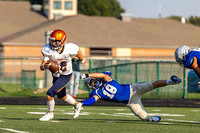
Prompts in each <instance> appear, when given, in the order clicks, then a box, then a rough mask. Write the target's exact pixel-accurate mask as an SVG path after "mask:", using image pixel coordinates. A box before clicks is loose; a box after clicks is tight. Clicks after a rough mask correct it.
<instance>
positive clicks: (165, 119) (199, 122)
mask: <svg viewBox="0 0 200 133" xmlns="http://www.w3.org/2000/svg"><path fill="white" fill-rule="evenodd" d="M165 120H168V121H177V122H190V123H200V122H199V121H187V120H175V119H165Z"/></svg>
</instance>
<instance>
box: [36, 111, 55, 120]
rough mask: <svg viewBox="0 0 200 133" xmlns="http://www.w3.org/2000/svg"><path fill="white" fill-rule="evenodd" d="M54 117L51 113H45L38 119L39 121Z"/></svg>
mask: <svg viewBox="0 0 200 133" xmlns="http://www.w3.org/2000/svg"><path fill="white" fill-rule="evenodd" d="M53 117H54V115H53V113H48V112H47V113H46V114H45V115H44V116H42V117H41V118H40V119H39V120H40V121H49V120H52V119H53Z"/></svg>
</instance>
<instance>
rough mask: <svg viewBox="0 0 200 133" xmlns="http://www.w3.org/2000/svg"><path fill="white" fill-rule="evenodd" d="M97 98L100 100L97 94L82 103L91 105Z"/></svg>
mask: <svg viewBox="0 0 200 133" xmlns="http://www.w3.org/2000/svg"><path fill="white" fill-rule="evenodd" d="M97 100H99V97H98V96H97V95H94V96H93V97H91V98H89V99H86V100H84V101H83V102H82V103H83V105H86V106H90V105H92V104H93V103H95V102H96V101H97Z"/></svg>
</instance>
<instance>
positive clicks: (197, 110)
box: [191, 110, 200, 112]
mask: <svg viewBox="0 0 200 133" xmlns="http://www.w3.org/2000/svg"><path fill="white" fill-rule="evenodd" d="M191 111H193V112H199V111H200V110H191Z"/></svg>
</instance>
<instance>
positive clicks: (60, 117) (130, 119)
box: [0, 105, 200, 133]
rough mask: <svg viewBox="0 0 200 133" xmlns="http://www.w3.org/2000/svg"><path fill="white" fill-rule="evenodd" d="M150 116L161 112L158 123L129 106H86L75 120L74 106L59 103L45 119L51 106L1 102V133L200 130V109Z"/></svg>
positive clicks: (154, 110) (153, 109)
mask: <svg viewBox="0 0 200 133" xmlns="http://www.w3.org/2000/svg"><path fill="white" fill-rule="evenodd" d="M145 109H146V111H147V112H148V113H149V115H150V116H155V115H159V116H161V117H162V120H161V121H160V122H158V123H153V122H152V123H150V122H143V121H141V120H139V119H138V118H137V117H135V116H134V115H133V114H132V113H131V111H130V110H129V108H127V107H116V106H115V107H107V106H90V107H84V109H83V110H82V111H81V114H80V116H79V117H78V118H77V119H73V118H72V117H73V112H74V110H73V107H72V106H56V107H55V111H54V119H53V120H51V121H49V122H41V121H39V120H38V119H39V118H40V117H42V116H43V115H44V114H45V112H46V110H47V108H46V106H45V105H44V106H42V105H41V106H36V105H34V106H33V105H28V106H27V105H0V132H1V133H10V132H15V133H28V132H29V133H79V132H80V133H96V132H98V133H99V132H101V133H105V132H109V133H119V132H120V133H129V132H131V133H133V132H134V133H173V132H175V133H197V132H199V131H200V119H199V118H200V115H199V114H200V109H199V108H168V107H146V108H145Z"/></svg>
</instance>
